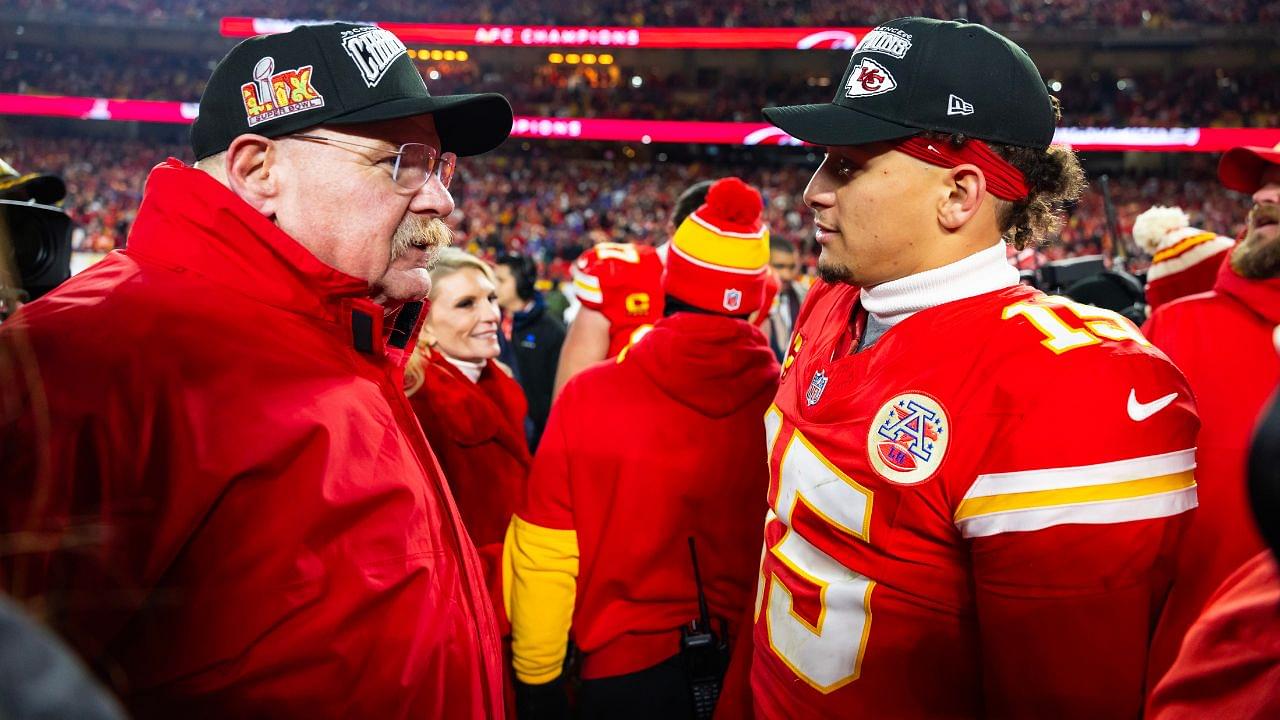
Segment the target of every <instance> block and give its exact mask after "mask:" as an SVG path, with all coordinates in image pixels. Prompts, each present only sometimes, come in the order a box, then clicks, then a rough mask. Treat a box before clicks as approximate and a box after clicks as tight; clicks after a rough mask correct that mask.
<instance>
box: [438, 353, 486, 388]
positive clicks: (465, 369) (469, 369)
mask: <svg viewBox="0 0 1280 720" xmlns="http://www.w3.org/2000/svg"><path fill="white" fill-rule="evenodd" d="M444 359H445V360H448V361H449V364H450V365H452V366H454V367H456V368H458V370H459V371H461V372H462V374H463V375H466V376H467V379H468V380H470V381H471V382H480V373H482V372H484V366H485V365H488V364H489V363H488V361H486V360H481V361H479V362H472V361H470V360H459V359H457V358H451V357H449V356H448V355H445V356H444Z"/></svg>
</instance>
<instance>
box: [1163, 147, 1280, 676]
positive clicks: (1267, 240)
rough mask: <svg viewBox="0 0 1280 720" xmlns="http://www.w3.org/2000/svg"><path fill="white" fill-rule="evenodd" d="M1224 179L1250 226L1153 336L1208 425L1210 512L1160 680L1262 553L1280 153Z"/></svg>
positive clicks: (1225, 172) (1188, 545)
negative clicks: (1259, 496)
mask: <svg viewBox="0 0 1280 720" xmlns="http://www.w3.org/2000/svg"><path fill="white" fill-rule="evenodd" d="M1218 177H1219V179H1220V180H1221V181H1222V184H1223V185H1225V186H1226V187H1228V188H1230V189H1232V190H1236V191H1239V192H1242V193H1246V194H1249V195H1251V196H1252V200H1253V208H1252V209H1251V210H1250V212H1249V221H1248V227H1247V229H1246V231H1245V236H1244V239H1243V240H1241V241H1240V244H1239V245H1237V246H1236V247H1235V248H1234V249H1233V250H1232V251H1231V254H1230V256H1229V257H1228V260H1227V262H1225V263H1223V264H1222V266H1221V267H1220V269H1219V270H1218V279H1217V282H1216V283H1215V284H1214V288H1213V290H1212V291H1211V292H1207V293H1201V294H1198V295H1192V296H1190V297H1185V298H1182V299H1180V300H1176V301H1173V302H1171V303H1168V304H1167V305H1163V306H1161V307H1160V308H1159V309H1157V310H1156V312H1155V313H1153V314H1152V316H1151V319H1150V320H1148V321H1147V325H1146V328H1145V329H1146V334H1147V337H1149V338H1150V339H1151V342H1153V343H1155V345H1156V347H1158V348H1160V349H1161V350H1163V351H1164V352H1165V353H1166V354H1167V355H1168V356H1169V359H1171V360H1173V362H1174V363H1176V364H1177V366H1178V367H1179V368H1180V369H1181V370H1182V372H1184V373H1186V376H1187V380H1188V382H1190V383H1191V388H1192V390H1193V391H1194V392H1195V394H1196V405H1197V406H1198V407H1199V409H1200V418H1201V420H1202V422H1203V426H1202V427H1201V429H1200V435H1199V438H1198V440H1197V443H1196V444H1197V445H1198V447H1199V449H1198V450H1197V452H1196V464H1197V469H1196V475H1197V476H1198V477H1199V478H1200V509H1199V510H1198V511H1197V513H1196V517H1195V518H1194V519H1193V520H1192V522H1191V525H1190V527H1189V528H1188V530H1187V537H1186V539H1185V540H1184V541H1183V544H1182V547H1181V549H1180V550H1179V552H1178V573H1177V577H1176V579H1175V580H1174V583H1173V590H1172V591H1171V592H1170V595H1169V603H1168V605H1167V606H1166V607H1165V611H1164V616H1163V617H1162V618H1161V620H1160V626H1159V628H1158V629H1157V631H1156V636H1155V642H1154V644H1153V646H1152V656H1151V667H1150V671H1149V677H1150V682H1151V685H1152V686H1154V685H1155V684H1156V682H1158V681H1159V679H1160V677H1161V676H1162V675H1163V674H1164V672H1165V671H1166V670H1168V668H1169V664H1170V663H1171V662H1173V658H1174V656H1175V655H1176V654H1177V652H1178V647H1179V646H1180V645H1181V644H1182V640H1183V636H1184V635H1185V634H1186V632H1187V628H1188V627H1190V625H1191V623H1192V621H1194V620H1195V618H1196V616H1197V615H1199V613H1200V611H1201V610H1202V609H1203V608H1204V605H1205V602H1206V601H1207V600H1208V599H1209V596H1210V595H1212V594H1213V593H1214V591H1215V590H1216V589H1217V588H1218V586H1219V585H1220V584H1221V583H1222V581H1223V580H1225V579H1226V578H1227V576H1228V575H1230V574H1232V573H1233V572H1235V571H1236V569H1237V568H1239V567H1240V565H1241V563H1243V562H1245V561H1246V560H1248V559H1249V558H1251V557H1253V556H1254V555H1256V554H1257V553H1258V551H1260V550H1262V548H1263V544H1262V539H1261V538H1260V537H1259V536H1258V533H1257V532H1256V531H1255V530H1254V529H1253V525H1252V523H1251V522H1249V508H1248V503H1247V501H1246V496H1245V461H1246V458H1247V456H1248V450H1249V439H1250V437H1251V436H1252V434H1253V428H1254V424H1255V422H1256V420H1257V418H1258V414H1259V412H1261V410H1262V407H1263V404H1264V403H1265V402H1266V401H1267V398H1268V397H1270V395H1271V393H1272V391H1274V390H1275V387H1276V383H1277V382H1278V381H1280V357H1278V356H1277V355H1276V352H1275V348H1274V345H1273V339H1272V335H1273V332H1274V330H1275V327H1276V326H1277V325H1280V149H1275V148H1253V147H1241V148H1236V149H1234V150H1231V151H1230V152H1228V153H1226V154H1225V155H1223V157H1222V161H1221V164H1220V165H1219V169H1218Z"/></svg>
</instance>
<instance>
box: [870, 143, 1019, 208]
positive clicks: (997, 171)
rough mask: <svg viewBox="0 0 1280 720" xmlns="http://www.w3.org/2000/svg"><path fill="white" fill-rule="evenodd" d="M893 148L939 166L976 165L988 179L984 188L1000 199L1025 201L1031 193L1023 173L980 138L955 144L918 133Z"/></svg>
mask: <svg viewBox="0 0 1280 720" xmlns="http://www.w3.org/2000/svg"><path fill="white" fill-rule="evenodd" d="M893 149H894V150H897V151H898V152H901V153H905V154H907V155H910V156H911V157H913V158H915V159H917V160H923V161H924V162H927V163H929V164H930V165H937V166H938V167H944V168H953V167H956V166H957V165H965V164H970V165H977V166H978V168H979V169H980V170H982V174H983V175H984V176H986V178H987V190H988V191H989V192H990V193H991V194H992V195H995V196H996V197H998V198H1000V199H1001V200H1009V201H1012V202H1016V201H1018V200H1025V199H1026V198H1027V195H1029V194H1030V192H1031V189H1030V188H1028V187H1027V179H1026V178H1025V177H1023V175H1022V172H1021V171H1019V170H1018V168H1016V167H1014V166H1012V165H1010V164H1009V163H1008V162H1007V161H1006V160H1005V159H1004V158H1002V157H1000V156H999V155H997V154H996V153H995V151H994V150H992V149H991V148H990V147H989V146H988V145H987V144H986V143H984V142H982V141H981V140H972V139H970V140H965V142H964V144H963V145H959V146H957V145H955V144H954V143H951V142H948V141H946V140H930V139H928V138H924V137H920V136H919V135H917V136H915V137H909V138H907V139H906V140H903V141H901V142H899V143H898V144H897V145H895V146H894V148H893Z"/></svg>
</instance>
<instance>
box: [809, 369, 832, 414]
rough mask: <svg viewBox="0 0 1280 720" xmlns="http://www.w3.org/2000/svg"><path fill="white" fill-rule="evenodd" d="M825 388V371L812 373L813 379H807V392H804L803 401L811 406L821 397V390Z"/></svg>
mask: <svg viewBox="0 0 1280 720" xmlns="http://www.w3.org/2000/svg"><path fill="white" fill-rule="evenodd" d="M826 389H827V372H826V371H825V370H819V371H818V372H816V373H814V374H813V379H812V380H810V381H809V392H807V393H805V394H804V401H805V402H806V403H808V404H809V407H813V406H814V405H817V404H818V401H819V400H821V399H822V391H823V390H826Z"/></svg>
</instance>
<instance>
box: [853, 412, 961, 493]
mask: <svg viewBox="0 0 1280 720" xmlns="http://www.w3.org/2000/svg"><path fill="white" fill-rule="evenodd" d="M950 437H951V422H950V421H949V420H948V419H947V412H946V410H944V409H943V407H942V403H940V402H938V401H937V400H934V399H933V398H931V397H929V396H928V395H921V394H918V393H904V394H902V395H898V396H897V397H895V398H893V399H892V400H890V401H889V402H887V403H885V404H884V405H882V406H881V407H880V410H879V411H877V412H876V415H875V418H874V419H872V421H871V429H870V431H869V433H868V435H867V454H868V456H869V457H870V460H871V467H873V468H875V469H876V472H877V473H879V474H880V476H881V477H883V478H884V479H886V480H888V481H890V482H894V483H898V484H899V485H915V484H917V483H922V482H924V481H925V480H928V479H929V478H931V477H933V474H934V473H935V472H937V470H938V468H939V467H940V466H941V465H942V458H943V457H944V456H945V455H946V453H947V443H948V441H949V440H950Z"/></svg>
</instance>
